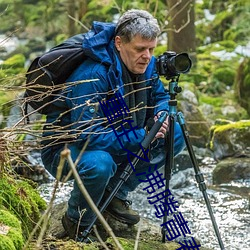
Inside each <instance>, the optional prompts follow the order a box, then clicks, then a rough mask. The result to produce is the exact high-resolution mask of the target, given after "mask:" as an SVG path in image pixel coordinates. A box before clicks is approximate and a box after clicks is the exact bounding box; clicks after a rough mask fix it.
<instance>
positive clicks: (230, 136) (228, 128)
mask: <svg viewBox="0 0 250 250" xmlns="http://www.w3.org/2000/svg"><path fill="white" fill-rule="evenodd" d="M210 136H211V137H210V138H211V139H210V144H209V147H210V149H211V150H212V151H213V152H214V157H215V159H219V160H220V159H223V158H226V157H230V156H238V155H246V156H248V154H249V153H248V152H247V149H248V148H249V147H250V120H242V121H238V122H230V123H228V124H225V125H214V126H212V127H211V130H210Z"/></svg>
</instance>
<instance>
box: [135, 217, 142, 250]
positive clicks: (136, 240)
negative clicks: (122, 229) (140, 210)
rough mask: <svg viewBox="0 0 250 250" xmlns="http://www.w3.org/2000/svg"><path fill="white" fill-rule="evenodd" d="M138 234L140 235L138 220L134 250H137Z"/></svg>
mask: <svg viewBox="0 0 250 250" xmlns="http://www.w3.org/2000/svg"><path fill="white" fill-rule="evenodd" d="M140 233H141V220H140V222H139V225H138V230H137V234H136V238H135V246H134V250H137V249H138V245H139V237H140Z"/></svg>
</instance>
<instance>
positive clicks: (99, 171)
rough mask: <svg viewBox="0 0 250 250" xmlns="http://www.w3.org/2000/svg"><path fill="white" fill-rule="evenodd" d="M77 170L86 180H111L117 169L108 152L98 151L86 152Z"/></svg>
mask: <svg viewBox="0 0 250 250" xmlns="http://www.w3.org/2000/svg"><path fill="white" fill-rule="evenodd" d="M77 168H78V172H79V174H80V175H83V176H84V177H86V178H89V179H91V178H94V179H95V180H97V179H100V180H104V179H109V178H111V177H112V176H113V175H114V174H115V172H116V168H117V167H116V164H115V162H114V160H113V158H112V156H111V155H110V154H109V153H108V152H105V151H100V150H98V151H86V152H84V154H83V156H82V158H81V161H80V162H79V164H78V166H77ZM97 185H98V183H97Z"/></svg>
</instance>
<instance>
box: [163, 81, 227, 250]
mask: <svg viewBox="0 0 250 250" xmlns="http://www.w3.org/2000/svg"><path fill="white" fill-rule="evenodd" d="M178 80H179V77H177V78H176V79H174V78H173V79H172V80H171V81H170V82H169V94H170V100H169V114H168V119H169V132H168V135H167V138H166V144H167V148H168V150H167V152H166V161H165V179H166V184H165V190H168V189H169V183H170V179H171V172H172V169H173V166H174V123H175V120H176V118H177V120H178V122H179V124H180V126H181V130H182V133H183V137H184V140H185V143H186V147H187V150H188V153H189V156H190V159H191V162H192V164H193V167H194V171H195V179H196V181H197V183H198V186H199V189H200V191H201V192H202V194H203V197H204V200H205V203H206V206H207V210H208V212H209V215H210V219H211V221H212V224H213V228H214V231H215V233H216V236H217V239H218V242H219V245H220V248H221V250H224V249H225V247H224V245H223V242H222V239H221V236H220V232H219V229H218V226H217V223H216V220H215V217H214V214H213V211H212V207H211V204H210V201H209V199H208V195H207V192H206V184H205V182H204V177H203V174H202V173H201V171H200V169H199V166H198V162H197V159H196V157H195V154H194V151H193V148H192V145H191V143H190V139H189V133H188V131H187V128H186V124H185V120H184V116H183V114H182V113H181V112H177V108H176V107H177V100H176V98H175V97H176V95H177V93H180V92H181V91H182V89H181V87H179V86H178ZM166 222H167V215H166V214H165V215H164V217H163V223H166ZM165 232H166V227H165V226H163V228H162V242H163V243H164V242H165V241H166V234H165Z"/></svg>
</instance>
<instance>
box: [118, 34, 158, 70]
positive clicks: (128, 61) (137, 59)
mask: <svg viewBox="0 0 250 250" xmlns="http://www.w3.org/2000/svg"><path fill="white" fill-rule="evenodd" d="M156 44H157V39H154V40H146V39H143V38H142V37H141V36H140V35H136V36H135V37H134V38H133V39H132V40H131V41H130V42H129V43H124V42H123V41H122V39H121V37H119V36H116V37H115V46H116V48H117V50H118V51H119V52H120V56H121V59H122V61H123V62H124V64H125V65H126V66H127V68H128V70H129V71H130V72H132V73H134V74H143V73H144V72H145V71H146V69H147V66H148V64H149V62H150V59H151V57H152V55H153V52H154V48H155V47H156Z"/></svg>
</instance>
